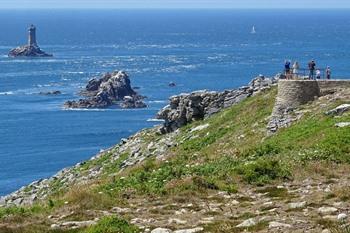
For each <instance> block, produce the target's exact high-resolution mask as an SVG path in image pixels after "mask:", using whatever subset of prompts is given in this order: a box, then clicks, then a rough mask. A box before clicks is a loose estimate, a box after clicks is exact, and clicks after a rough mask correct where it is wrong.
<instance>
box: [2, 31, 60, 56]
mask: <svg viewBox="0 0 350 233" xmlns="http://www.w3.org/2000/svg"><path fill="white" fill-rule="evenodd" d="M8 56H9V57H52V56H53V55H52V54H48V53H45V52H44V51H42V50H41V49H40V47H39V46H38V44H37V41H36V27H35V26H34V25H31V26H30V27H29V29H28V44H27V45H23V46H20V47H17V48H14V49H12V50H11V51H10V52H9V54H8Z"/></svg>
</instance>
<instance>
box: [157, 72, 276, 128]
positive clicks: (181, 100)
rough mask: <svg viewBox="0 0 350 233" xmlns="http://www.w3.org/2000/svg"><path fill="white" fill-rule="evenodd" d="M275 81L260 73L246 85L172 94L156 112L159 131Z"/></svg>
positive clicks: (227, 104) (229, 103)
mask: <svg viewBox="0 0 350 233" xmlns="http://www.w3.org/2000/svg"><path fill="white" fill-rule="evenodd" d="M276 83H277V79H275V78H265V77H264V76H262V75H260V76H259V77H257V78H255V79H253V80H252V81H251V82H250V83H249V85H248V86H245V87H241V88H238V89H234V90H226V91H223V92H215V91H207V90H202V91H196V92H192V93H189V94H187V93H186V94H180V95H176V96H172V97H170V99H169V102H170V103H169V105H167V106H166V107H164V108H163V109H162V110H161V111H159V112H158V114H157V118H158V119H162V120H164V125H163V127H162V128H161V133H169V132H172V131H174V130H176V129H178V128H180V127H182V126H184V125H186V124H188V123H190V122H192V121H196V120H202V119H203V118H206V117H209V116H211V115H213V114H215V113H217V112H219V111H221V110H223V109H225V108H228V107H230V106H232V105H234V104H237V103H239V102H241V101H242V100H244V99H246V98H248V97H250V96H252V95H253V94H256V93H258V92H259V91H261V90H264V89H266V88H270V86H272V85H274V84H276Z"/></svg>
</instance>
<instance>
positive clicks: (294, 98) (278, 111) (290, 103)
mask: <svg viewBox="0 0 350 233" xmlns="http://www.w3.org/2000/svg"><path fill="white" fill-rule="evenodd" d="M343 88H350V80H279V82H278V94H277V97H276V103H275V106H274V109H273V111H272V115H271V118H270V122H269V124H268V126H267V129H268V132H269V133H274V132H276V131H277V130H278V129H279V128H283V127H288V126H289V125H290V124H291V123H292V122H293V121H295V120H297V119H298V118H300V117H301V115H300V114H299V112H297V111H295V109H296V108H298V107H299V106H300V105H303V104H306V103H308V102H310V101H313V100H315V98H318V97H320V96H323V95H327V94H331V93H335V92H336V91H337V90H339V89H343ZM292 112H293V113H294V114H291V113H292Z"/></svg>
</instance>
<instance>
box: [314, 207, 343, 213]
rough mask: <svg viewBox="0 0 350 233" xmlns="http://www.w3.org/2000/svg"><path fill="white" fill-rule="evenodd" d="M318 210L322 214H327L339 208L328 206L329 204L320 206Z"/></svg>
mask: <svg viewBox="0 0 350 233" xmlns="http://www.w3.org/2000/svg"><path fill="white" fill-rule="evenodd" d="M317 211H318V212H319V213H320V214H323V215H326V214H332V213H335V212H337V211H338V209H337V208H335V207H328V206H325V207H320V208H318V210H317Z"/></svg>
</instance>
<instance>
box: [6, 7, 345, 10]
mask: <svg viewBox="0 0 350 233" xmlns="http://www.w3.org/2000/svg"><path fill="white" fill-rule="evenodd" d="M0 10H300V11H302V10H350V7H342V8H341V7H285V8H281V7H257V8H254V7H29V8H28V7H27V8H25V7H3V8H1V7H0Z"/></svg>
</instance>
